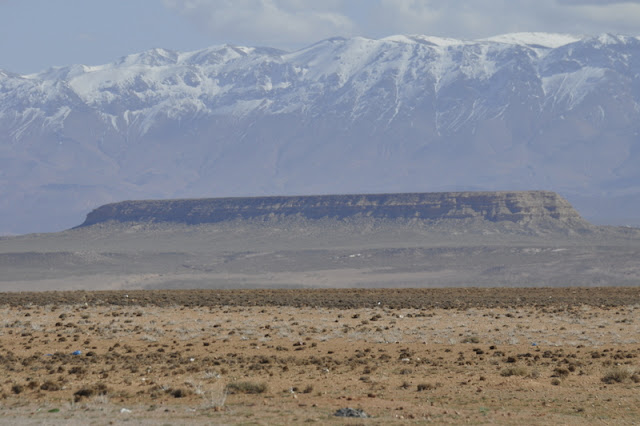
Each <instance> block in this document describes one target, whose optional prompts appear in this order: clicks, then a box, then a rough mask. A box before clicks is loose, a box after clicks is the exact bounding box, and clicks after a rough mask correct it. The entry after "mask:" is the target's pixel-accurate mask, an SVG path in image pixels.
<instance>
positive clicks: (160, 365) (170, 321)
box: [0, 288, 640, 424]
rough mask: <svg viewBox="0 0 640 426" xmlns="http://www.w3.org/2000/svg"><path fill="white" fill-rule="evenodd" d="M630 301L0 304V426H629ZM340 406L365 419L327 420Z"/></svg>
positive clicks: (435, 298)
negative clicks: (315, 425)
mask: <svg viewBox="0 0 640 426" xmlns="http://www.w3.org/2000/svg"><path fill="white" fill-rule="evenodd" d="M606 295H608V296H609V297H608V298H605V297H604V296H606ZM372 300H375V302H373V301H372ZM429 300H431V303H429ZM605 300H606V303H604V301H605ZM639 300H640V289H636V288H614V289H611V288H610V289H606V290H605V289H494V290H491V289H465V290H388V291H385V290H366V291H365V290H342V291H339V290H336V291H323V292H318V291H315V292H314V291H262V292H260V291H254V292H251V291H243V292H220V291H218V292H215V291H211V292H207V291H199V292H198V291H196V292H169V291H156V292H101V293H92V292H76V293H35V294H28V293H12V294H0V316H1V318H2V327H1V328H0V372H1V373H2V379H1V381H0V396H1V399H0V418H2V423H14V424H42V423H52V424H59V423H62V422H64V423H70V424H74V423H75V424H106V423H110V422H114V423H120V422H124V421H130V422H134V423H149V424H155V423H158V422H163V423H168V424H194V423H195V424H300V423H318V424H325V423H335V424H341V423H349V424H389V423H394V422H403V423H406V422H409V423H417V424H422V423H429V422H433V423H438V424H440V423H448V424H465V423H472V424H485V423H503V424H585V423H593V424H637V423H638V422H640V408H638V406H639V402H640V397H639V396H638V395H639V394H638V390H639V389H640V383H639V382H640V362H639V358H638V356H639V355H640V339H639V338H638V331H639V330H638V323H637V321H638V312H639V309H640V301H639ZM447 301H448V302H447ZM378 302H380V304H378ZM510 303H513V304H512V305H509V304H510ZM251 305H255V306H251ZM75 351H80V353H79V354H76V355H74V354H73V353H74V352H75ZM346 407H350V408H354V409H359V410H362V411H364V412H365V413H366V414H368V415H369V416H370V418H367V419H346V418H340V417H336V416H334V413H335V412H336V411H337V410H339V409H341V408H346Z"/></svg>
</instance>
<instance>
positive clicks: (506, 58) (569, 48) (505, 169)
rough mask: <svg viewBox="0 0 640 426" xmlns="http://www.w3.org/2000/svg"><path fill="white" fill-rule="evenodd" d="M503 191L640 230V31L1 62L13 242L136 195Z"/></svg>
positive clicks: (2, 141) (0, 201)
mask: <svg viewBox="0 0 640 426" xmlns="http://www.w3.org/2000/svg"><path fill="white" fill-rule="evenodd" d="M498 189H500V190H523V189H546V190H553V191H558V192H560V193H561V194H562V195H564V196H565V197H567V198H568V199H569V200H570V201H571V202H573V203H574V205H575V206H576V207H577V208H578V209H579V210H580V211H581V212H582V213H583V214H584V215H585V216H586V217H587V218H588V219H595V220H596V221H600V222H602V221H609V222H620V221H625V220H626V221H630V222H633V221H635V222H636V223H635V224H640V213H639V212H640V37H630V36H621V35H611V34H604V35H600V36H570V35H562V34H547V33H518V34H507V35H502V36H497V37H492V38H488V39H483V40H455V39H447V38H438V37H428V36H421V35H418V36H402V35H400V36H393V37H387V38H383V39H379V40H374V39H367V38H361V37H355V38H350V39H344V38H333V39H328V40H324V41H321V42H319V43H316V44H313V45H311V46H309V47H307V48H304V49H301V50H298V51H295V52H286V51H282V50H277V49H272V48H263V47H239V46H230V45H225V46H218V47H211V48H208V49H204V50H200V51H195V52H188V53H183V52H175V51H169V50H164V49H153V50H150V51H147V52H143V53H138V54H134V55H130V56H126V57H123V58H121V59H119V60H117V61H115V62H113V63H110V64H106V65H100V66H85V65H72V66H68V67H60V68H51V69H48V70H46V71H43V72H40V73H37V74H31V75H17V74H14V73H11V72H10V71H7V70H0V235H1V234H3V233H4V234H7V233H24V232H36V231H53V230H58V229H64V228H68V227H71V226H73V225H77V224H79V223H81V222H82V219H83V217H84V214H85V213H87V212H88V211H90V210H92V209H93V208H95V207H97V206H99V205H101V204H104V203H107V202H112V201H119V200H123V199H139V198H145V199H148V198H185V197H216V196H234V195H238V196H247V195H270V194H274V195H275V194H279V195H290V194H326V193H359V192H368V193H372V192H373V193H380V192H407V191H417V192H424V191H445V190H498Z"/></svg>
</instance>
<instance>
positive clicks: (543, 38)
mask: <svg viewBox="0 0 640 426" xmlns="http://www.w3.org/2000/svg"><path fill="white" fill-rule="evenodd" d="M583 38H584V37H579V36H575V35H571V34H555V33H539V32H522V33H510V34H502V35H497V36H494V37H489V38H486V39H483V40H484V41H492V42H496V43H505V44H514V45H520V46H542V47H547V48H550V49H555V48H558V47H561V46H565V45H567V44H570V43H575V42H577V41H580V40H581V39H583Z"/></svg>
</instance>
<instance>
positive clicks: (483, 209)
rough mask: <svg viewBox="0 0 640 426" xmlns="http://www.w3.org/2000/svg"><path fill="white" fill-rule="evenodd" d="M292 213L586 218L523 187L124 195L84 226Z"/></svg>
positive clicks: (273, 216)
mask: <svg viewBox="0 0 640 426" xmlns="http://www.w3.org/2000/svg"><path fill="white" fill-rule="evenodd" d="M287 217H300V218H304V219H312V220H313V219H322V218H330V219H339V220H341V219H348V218H366V217H369V218H376V219H389V220H396V219H405V220H409V219H422V220H442V219H472V218H481V219H484V220H488V221H492V222H499V221H511V222H529V221H534V220H537V219H542V220H544V219H555V220H560V221H579V222H583V219H582V218H581V217H580V215H579V214H578V212H577V211H576V210H575V209H574V208H573V207H572V206H571V204H570V203H569V202H568V201H566V200H565V199H564V198H562V197H561V196H559V195H558V194H556V193H554V192H550V191H518V192H436V193H402V194H360V195H317V196H278V197H245V198H239V197H238V198H208V199H182V200H146V201H123V202H119V203H112V204H106V205H104V206H101V207H99V208H97V209H95V210H93V211H92V212H91V213H89V214H88V215H87V218H86V220H85V222H84V223H83V224H82V225H80V226H90V225H94V224H97V223H102V222H109V221H116V222H152V223H158V222H175V223H184V224H203V223H218V222H225V221H235V220H255V219H258V220H260V219H262V220H270V219H273V220H275V219H284V218H287Z"/></svg>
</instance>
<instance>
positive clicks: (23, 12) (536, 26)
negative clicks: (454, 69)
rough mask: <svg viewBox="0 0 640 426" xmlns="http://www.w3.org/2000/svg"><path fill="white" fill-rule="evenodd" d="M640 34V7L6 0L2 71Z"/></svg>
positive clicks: (463, 0)
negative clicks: (366, 43)
mask: <svg viewBox="0 0 640 426" xmlns="http://www.w3.org/2000/svg"><path fill="white" fill-rule="evenodd" d="M523 31H545V32H560V33H571V34H586V35H596V34H601V33H605V32H608V33H616V34H628V35H634V36H637V35H640V0H633V1H620V0H57V1H55V0H0V69H4V70H6V71H11V72H15V73H20V74H28V73H33V72H37V71H42V70H45V69H47V68H49V67H50V66H61V65H70V64H85V65H98V64H104V63H108V62H112V61H114V60H117V59H118V58H120V57H122V56H125V55H128V54H131V53H137V52H141V51H144V50H148V49H152V48H155V47H162V48H165V49H172V50H179V51H193V50H198V49H202V48H205V47H208V46H213V45H220V44H227V43H229V44H237V45H245V46H271V47H278V48H282V49H287V50H295V49H298V48H301V47H304V46H306V45H309V44H311V43H314V42H316V41H319V40H322V39H325V38H329V37H334V36H344V37H351V36H363V37H372V38H380V37H386V36H389V35H394V34H426V35H434V36H441V37H453V38H464V39H477V38H484V37H490V36H494V35H499V34H505V33H510V32H523Z"/></svg>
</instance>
